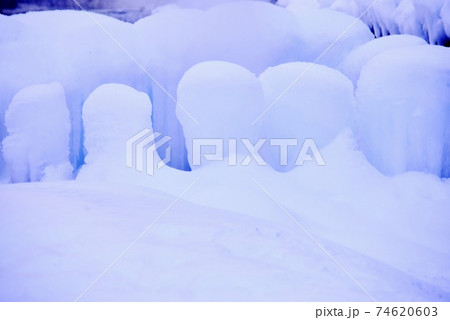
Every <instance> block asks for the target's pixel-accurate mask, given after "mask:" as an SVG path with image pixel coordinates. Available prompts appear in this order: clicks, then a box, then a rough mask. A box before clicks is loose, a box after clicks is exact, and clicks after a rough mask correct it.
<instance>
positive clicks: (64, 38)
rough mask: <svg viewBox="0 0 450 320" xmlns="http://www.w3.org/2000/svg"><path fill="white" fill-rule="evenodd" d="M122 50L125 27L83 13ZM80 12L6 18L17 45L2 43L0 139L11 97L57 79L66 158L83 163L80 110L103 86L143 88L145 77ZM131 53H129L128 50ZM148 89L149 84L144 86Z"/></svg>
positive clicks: (128, 28) (127, 28)
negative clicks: (66, 127) (66, 122)
mask: <svg viewBox="0 0 450 320" xmlns="http://www.w3.org/2000/svg"><path fill="white" fill-rule="evenodd" d="M89 15H90V17H91V18H93V19H94V20H96V21H97V22H98V23H99V24H100V25H102V26H103V27H104V28H105V30H107V31H108V32H109V33H110V34H112V35H113V36H114V38H116V39H117V40H118V42H120V43H121V44H122V45H123V46H124V47H126V48H130V47H131V45H130V43H132V42H133V41H132V40H130V39H131V38H132V37H130V33H129V32H130V31H131V28H132V25H131V24H127V23H123V22H121V21H118V20H116V19H113V18H110V17H107V16H103V15H99V14H94V13H89ZM90 17H89V16H88V15H87V14H86V13H84V12H81V11H48V12H29V13H27V14H21V15H14V16H11V17H9V18H11V19H10V21H9V22H8V27H7V28H6V30H10V29H13V30H16V29H17V28H16V27H15V25H17V24H20V28H19V31H20V32H19V33H18V39H17V41H9V42H6V43H5V44H3V43H2V48H1V52H2V54H1V56H2V58H1V59H0V70H2V74H1V76H0V139H2V138H3V137H4V136H5V134H6V133H5V130H4V128H2V127H3V119H4V112H5V109H6V107H7V106H8V104H9V102H10V101H11V99H12V97H13V96H14V94H15V93H16V92H17V91H19V90H20V89H22V88H24V87H26V86H30V85H33V84H36V83H49V82H52V81H58V82H59V83H61V85H62V86H63V87H64V90H65V94H66V101H67V106H68V108H69V112H70V119H71V126H72V131H71V137H70V147H71V153H70V160H71V162H72V164H73V165H74V166H75V167H78V166H79V165H80V164H81V163H82V161H83V153H82V145H81V136H82V124H81V106H82V105H83V102H84V100H85V99H86V98H87V96H88V95H89V93H91V92H92V91H93V90H94V89H95V88H97V87H98V86H99V85H101V84H103V83H108V82H120V83H124V84H127V85H131V86H137V87H138V88H140V87H139V85H143V86H145V85H146V84H147V83H148V81H146V77H147V76H146V75H145V74H144V72H142V70H140V69H139V68H138V67H137V66H136V65H135V63H134V62H133V61H132V60H131V59H130V58H129V57H127V55H126V54H124V53H123V52H122V50H120V48H118V46H117V45H116V44H115V43H114V42H113V41H112V40H111V39H110V38H109V37H108V35H106V34H105V32H104V31H102V30H101V29H100V28H99V27H98V26H97V25H96V24H95V23H94V22H93V21H92V20H91V18H90ZM129 50H130V51H132V49H129ZM147 87H148V88H150V86H149V85H148V86H147Z"/></svg>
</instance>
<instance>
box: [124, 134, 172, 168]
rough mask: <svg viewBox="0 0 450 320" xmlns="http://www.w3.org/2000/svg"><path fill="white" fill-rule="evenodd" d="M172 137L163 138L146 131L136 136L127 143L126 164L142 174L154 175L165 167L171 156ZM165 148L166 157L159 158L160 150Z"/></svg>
mask: <svg viewBox="0 0 450 320" xmlns="http://www.w3.org/2000/svg"><path fill="white" fill-rule="evenodd" d="M171 139H172V137H169V136H163V135H162V134H161V133H159V132H153V131H152V130H150V129H144V130H142V131H141V132H139V133H137V134H135V135H134V136H132V137H131V138H130V139H128V140H127V142H126V158H127V159H126V163H127V167H129V168H136V170H138V171H140V172H145V173H147V174H148V175H151V176H152V175H154V173H155V170H159V169H161V168H162V167H164V166H165V165H166V164H167V163H168V162H169V161H170V156H171V149H170V146H167V145H166V144H167V142H169V141H170V140H171ZM164 146H165V148H166V149H165V152H164V154H165V156H164V158H163V159H161V158H160V157H159V154H158V149H161V148H163V147H164Z"/></svg>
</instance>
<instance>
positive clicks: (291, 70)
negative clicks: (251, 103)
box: [255, 62, 355, 171]
mask: <svg viewBox="0 0 450 320" xmlns="http://www.w3.org/2000/svg"><path fill="white" fill-rule="evenodd" d="M260 80H261V83H262V86H263V88H264V95H265V101H266V110H267V112H266V113H265V114H264V115H263V116H262V118H261V126H262V127H263V135H264V137H266V138H268V139H275V138H278V139H279V138H285V139H297V141H298V146H292V147H289V149H288V152H289V153H288V156H289V159H288V160H289V161H288V163H287V165H282V164H281V163H280V153H279V149H277V148H276V147H275V148H274V147H272V148H265V149H264V151H265V156H266V159H267V161H268V162H269V163H270V164H271V166H272V167H273V168H275V169H276V170H280V171H286V170H290V169H292V168H293V167H294V166H295V162H296V159H297V156H296V155H298V154H299V151H300V149H301V147H302V145H303V143H304V142H305V140H306V139H313V140H314V142H315V144H316V145H317V147H319V148H321V147H323V146H325V145H326V144H327V143H329V142H331V140H333V139H334V138H335V137H336V135H337V134H338V133H339V132H340V131H341V130H342V129H343V128H345V127H346V126H347V125H349V120H350V115H351V112H352V109H353V108H354V106H355V100H354V97H353V85H352V83H351V82H350V81H349V80H348V79H347V78H346V77H345V76H344V75H343V74H341V73H340V72H339V71H337V70H334V69H331V68H329V67H326V66H322V65H314V64H312V63H305V62H292V63H286V64H282V65H279V66H276V67H272V68H269V69H267V70H266V71H265V72H264V73H262V74H261V76H260ZM294 83H295V84H294ZM292 84H294V85H293V86H292V87H290V89H289V91H287V92H285V90H286V88H289V86H290V85H292ZM255 120H256V119H255Z"/></svg>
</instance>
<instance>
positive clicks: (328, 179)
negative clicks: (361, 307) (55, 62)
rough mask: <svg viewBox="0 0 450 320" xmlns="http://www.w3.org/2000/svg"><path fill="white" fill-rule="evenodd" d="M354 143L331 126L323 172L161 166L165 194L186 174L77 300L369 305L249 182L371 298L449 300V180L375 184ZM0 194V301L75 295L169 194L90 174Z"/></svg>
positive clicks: (419, 177) (378, 180)
mask: <svg viewBox="0 0 450 320" xmlns="http://www.w3.org/2000/svg"><path fill="white" fill-rule="evenodd" d="M354 146H355V140H354V139H353V137H352V135H351V133H350V131H349V130H344V131H343V133H342V134H341V135H340V136H339V137H338V138H337V139H336V140H335V141H334V142H333V143H331V144H330V145H329V146H327V147H326V148H325V149H324V150H323V153H324V157H325V158H327V159H329V160H331V161H329V162H328V166H326V167H316V166H309V167H300V168H297V169H295V170H293V171H291V172H289V173H277V172H275V171H271V170H269V171H266V170H265V169H264V168H261V167H258V168H256V169H255V167H250V169H249V170H245V171H244V170H242V167H233V168H232V167H228V168H227V169H226V170H225V169H224V167H222V166H220V165H219V166H214V165H212V166H206V167H202V168H200V169H198V170H196V171H192V172H182V171H174V170H173V169H170V168H167V169H168V170H173V173H175V172H177V173H179V174H180V175H178V176H177V175H174V176H173V177H172V180H171V184H172V187H175V184H174V181H178V184H180V185H181V186H179V187H181V191H179V192H178V193H177V195H176V196H178V195H179V194H180V193H181V192H182V190H183V189H186V188H187V187H188V186H189V185H190V184H191V183H192V182H193V181H195V179H196V178H199V180H198V182H197V183H196V184H195V185H194V186H193V187H192V188H191V189H190V190H189V191H188V192H186V193H185V195H184V196H183V199H182V200H180V201H178V202H177V203H176V204H175V205H173V206H171V209H170V210H169V211H168V212H167V213H166V214H165V215H164V216H163V218H162V219H160V220H159V221H158V223H157V224H155V225H154V227H153V228H151V229H150V230H149V231H148V232H147V233H146V234H145V236H144V237H143V238H142V239H141V240H140V241H139V242H138V243H137V244H136V245H135V246H134V247H133V249H132V250H130V251H129V252H128V253H127V254H126V255H125V256H124V257H123V258H122V259H120V260H119V262H118V263H117V264H116V265H115V266H114V267H113V268H112V269H111V270H110V271H109V272H108V273H107V274H106V276H105V277H103V278H102V279H101V280H100V281H99V282H98V283H97V284H96V285H95V286H94V287H93V288H92V289H91V290H90V291H89V292H88V293H87V294H86V295H85V296H83V298H82V301H155V300H156V301H205V300H206V301H229V300H232V301H267V300H269V301H270V300H275V301H298V300H300V301H335V300H339V301H343V300H344V301H368V300H369V297H368V296H366V295H365V294H364V292H362V291H361V290H360V288H358V286H356V285H355V283H353V282H352V281H351V280H349V278H348V277H347V276H346V275H345V273H343V271H342V270H341V269H340V268H339V267H337V266H336V265H335V264H334V262H332V261H331V260H330V259H329V258H328V257H327V256H326V255H325V253H324V252H322V251H321V250H320V249H319V248H318V247H317V246H316V245H315V244H314V243H313V242H312V241H311V239H310V238H308V237H307V236H306V235H305V234H304V233H303V232H302V231H301V230H300V229H299V228H298V227H297V226H296V225H295V223H293V221H292V220H291V219H290V218H289V217H288V216H287V215H286V214H285V213H284V212H283V210H281V209H280V208H279V207H278V206H277V205H275V204H274V202H273V201H272V200H271V199H270V198H269V197H267V195H266V194H265V193H264V192H263V191H262V190H261V189H260V188H259V187H258V186H257V185H256V184H255V183H254V182H253V181H252V180H251V179H250V178H252V177H253V178H255V179H256V180H257V181H258V183H260V184H261V185H262V186H263V187H264V188H266V190H267V192H269V193H270V194H271V195H272V196H273V197H274V198H276V199H277V201H279V202H280V203H282V205H283V206H284V207H285V208H287V210H289V212H290V213H291V214H292V216H293V217H295V219H297V221H299V223H301V225H302V226H304V227H305V228H306V229H307V230H309V231H310V232H311V233H312V235H313V236H314V237H315V239H317V240H318V241H319V242H320V243H321V244H323V245H324V247H325V248H326V249H327V250H328V251H329V252H330V253H331V254H332V255H333V256H334V257H335V258H336V259H337V260H338V261H339V262H340V263H341V264H342V265H343V266H344V267H345V268H346V269H347V270H348V271H349V272H350V273H351V274H352V275H353V276H354V277H355V278H356V279H357V280H358V281H359V282H360V283H361V284H362V285H363V286H364V287H365V288H366V289H367V290H368V291H369V292H370V293H371V294H372V295H373V296H374V298H375V299H377V300H379V301H448V299H449V297H450V295H449V294H450V293H449V292H450V274H449V270H450V268H449V266H450V258H449V255H448V243H449V240H450V239H449V234H448V232H447V230H448V228H449V220H448V212H447V210H446V208H448V206H449V205H450V202H449V201H450V198H449V197H448V194H449V192H450V185H449V183H448V181H447V182H443V181H440V180H439V179H438V178H436V177H433V176H430V175H425V174H420V173H409V174H404V175H400V176H397V177H395V178H388V177H385V176H383V175H381V174H380V173H378V172H377V171H376V170H374V169H373V167H371V166H370V165H369V164H368V163H367V162H366V160H365V159H364V157H363V156H362V154H361V153H360V152H359V151H357V150H355V147H354ZM266 169H267V168H266ZM202 172H203V173H204V174H202ZM185 174H188V175H189V178H190V179H189V180H187V181H183V179H184V177H185ZM254 174H257V176H256V175H254ZM153 178H157V175H155V176H154V177H147V180H148V183H149V184H153V180H152V179H153ZM0 189H1V190H0V191H1V192H0V201H1V202H2V207H3V208H4V209H3V210H2V214H1V215H0V219H1V221H0V231H1V232H0V238H1V240H2V243H8V246H2V247H1V250H0V256H1V259H0V268H1V270H2V272H1V273H0V278H1V282H2V287H1V290H0V297H1V299H2V300H4V301H55V300H56V301H71V300H75V299H76V298H77V297H78V296H79V295H80V294H81V292H83V290H84V289H86V288H87V286H89V285H90V284H91V283H92V281H93V280H94V279H95V278H97V276H98V275H99V274H100V273H101V272H103V271H104V270H105V269H106V267H107V266H108V265H109V264H110V263H112V262H113V261H114V260H115V259H116V258H117V256H118V255H119V254H121V253H122V252H123V250H125V249H126V248H127V246H128V245H129V244H130V243H131V242H132V241H133V240H135V239H136V237H137V236H138V235H139V234H140V233H141V232H143V231H144V230H145V229H146V227H147V226H148V225H150V224H151V223H153V222H154V221H155V219H156V218H157V217H158V216H160V215H161V213H162V212H163V211H164V210H166V209H167V207H168V206H169V205H171V203H172V202H173V201H175V200H176V198H175V197H174V196H171V195H168V194H166V193H161V192H159V191H158V188H157V187H148V186H147V187H143V186H136V185H135V186H133V185H130V184H126V183H123V182H121V183H103V182H99V181H95V180H93V181H90V182H88V181H85V182H81V181H75V182H73V181H69V182H63V183H35V184H16V185H2V186H0ZM219 191H221V192H219ZM207 194H209V195H212V196H214V197H215V200H214V199H209V198H208V197H206V195H207ZM236 194H240V197H239V198H237V199H236V200H235V201H234V202H233V203H231V204H228V207H229V208H227V209H225V210H224V209H220V208H214V207H212V206H204V205H198V204H195V203H196V202H197V200H198V199H200V200H201V201H210V202H214V205H215V206H216V207H221V206H223V205H224V203H225V202H227V201H228V200H229V199H231V200H232V199H233V197H234V196H235V195H236ZM23 198H26V199H27V201H20V199H23ZM355 199H359V200H360V201H355ZM380 199H383V201H380ZM219 200H221V201H222V202H221V201H219ZM238 200H245V201H238ZM49 204H51V205H49ZM231 207H233V208H234V210H230V208H231ZM36 213H39V214H36ZM18 234H19V235H24V236H22V237H18Z"/></svg>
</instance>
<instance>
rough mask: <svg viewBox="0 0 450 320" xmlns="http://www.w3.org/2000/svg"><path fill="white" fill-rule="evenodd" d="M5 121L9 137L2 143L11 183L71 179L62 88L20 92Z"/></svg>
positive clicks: (53, 85) (53, 86) (55, 85)
mask: <svg viewBox="0 0 450 320" xmlns="http://www.w3.org/2000/svg"><path fill="white" fill-rule="evenodd" d="M5 118H6V121H5V124H6V128H7V130H8V136H7V137H6V138H5V139H4V140H3V156H4V159H5V161H6V165H7V167H8V171H9V174H10V178H11V182H28V181H40V180H41V179H44V180H45V179H50V180H58V179H68V178H70V177H71V175H72V170H73V168H72V166H71V165H70V163H69V131H70V121H69V111H68V110H67V105H66V100H65V96H64V89H63V87H62V86H61V84H59V83H56V82H54V83H49V84H42V85H34V86H30V87H26V88H24V89H22V90H21V91H19V92H18V93H17V94H16V95H15V96H14V98H13V99H12V101H11V104H10V105H9V107H8V110H7V111H6V116H5ZM38 119H39V120H38Z"/></svg>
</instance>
